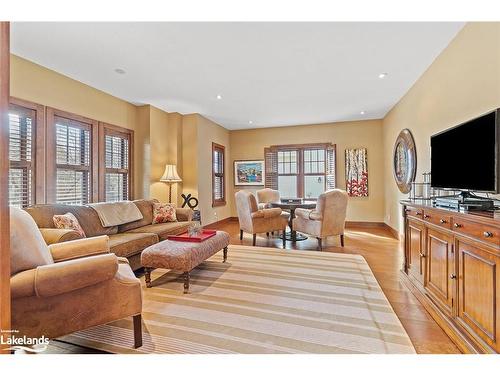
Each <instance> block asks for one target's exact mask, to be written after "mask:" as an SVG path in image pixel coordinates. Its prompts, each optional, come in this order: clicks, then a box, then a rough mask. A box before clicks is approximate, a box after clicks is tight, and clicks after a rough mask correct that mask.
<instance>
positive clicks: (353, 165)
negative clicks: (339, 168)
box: [345, 148, 368, 197]
mask: <svg viewBox="0 0 500 375" xmlns="http://www.w3.org/2000/svg"><path fill="white" fill-rule="evenodd" d="M345 179H346V190H347V194H348V195H349V196H350V197H367V196H368V162H367V152H366V148H358V149H346V150H345Z"/></svg>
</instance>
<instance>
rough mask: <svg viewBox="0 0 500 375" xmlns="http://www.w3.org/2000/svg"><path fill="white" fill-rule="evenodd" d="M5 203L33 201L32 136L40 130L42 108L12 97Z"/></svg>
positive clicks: (33, 150)
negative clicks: (7, 194)
mask: <svg viewBox="0 0 500 375" xmlns="http://www.w3.org/2000/svg"><path fill="white" fill-rule="evenodd" d="M8 117H9V165H10V168H9V204H10V205H11V206H16V207H20V208H22V207H27V206H29V205H31V204H33V203H34V202H35V196H36V189H35V186H36V184H35V179H36V173H37V171H36V167H35V161H36V136H37V128H38V127H40V129H41V130H42V131H41V133H43V107H41V106H38V105H37V104H34V103H30V102H25V101H21V100H18V99H14V98H12V99H11V101H10V104H9V114H8Z"/></svg>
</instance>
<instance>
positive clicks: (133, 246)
mask: <svg viewBox="0 0 500 375" xmlns="http://www.w3.org/2000/svg"><path fill="white" fill-rule="evenodd" d="M157 242H158V236H157V235H156V234H155V233H130V232H129V233H117V234H112V235H111V236H109V250H110V251H111V252H112V253H115V254H116V255H117V256H119V257H124V258H127V257H129V256H132V255H134V254H138V253H140V252H141V251H142V250H144V249H145V248H146V247H148V246H151V245H153V244H155V243H157Z"/></svg>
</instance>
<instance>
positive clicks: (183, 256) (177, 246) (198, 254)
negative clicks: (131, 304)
mask: <svg viewBox="0 0 500 375" xmlns="http://www.w3.org/2000/svg"><path fill="white" fill-rule="evenodd" d="M228 245H229V234H227V233H226V232H222V231H217V233H216V234H215V236H213V237H210V238H209V239H207V240H205V241H203V242H182V241H172V240H165V241H161V242H158V243H156V244H154V245H152V246H149V247H147V248H146V249H144V250H143V252H142V254H141V264H142V266H143V267H144V272H145V279H146V287H147V288H151V271H152V270H153V269H154V268H166V269H170V270H175V271H180V272H183V274H184V293H187V292H188V291H189V272H191V270H192V269H193V268H195V267H196V266H198V265H199V264H200V263H202V262H203V261H205V260H207V259H208V258H210V257H211V256H212V255H214V254H215V253H217V252H218V251H220V250H224V258H223V261H222V262H225V261H226V259H227V247H228Z"/></svg>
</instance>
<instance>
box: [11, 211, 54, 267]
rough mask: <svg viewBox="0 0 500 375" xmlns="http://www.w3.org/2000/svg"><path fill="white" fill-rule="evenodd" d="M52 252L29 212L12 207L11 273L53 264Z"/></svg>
mask: <svg viewBox="0 0 500 375" xmlns="http://www.w3.org/2000/svg"><path fill="white" fill-rule="evenodd" d="M52 263H54V260H53V259H52V254H51V253H50V251H49V248H48V247H47V244H46V243H45V240H44V239H43V237H42V233H40V230H39V229H38V227H37V225H36V223H35V220H33V218H32V217H31V215H30V214H29V213H27V212H26V211H24V210H21V209H20V208H17V207H11V208H10V274H11V275H14V274H16V273H18V272H21V271H26V270H30V269H33V268H37V267H38V266H44V265H46V264H52Z"/></svg>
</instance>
